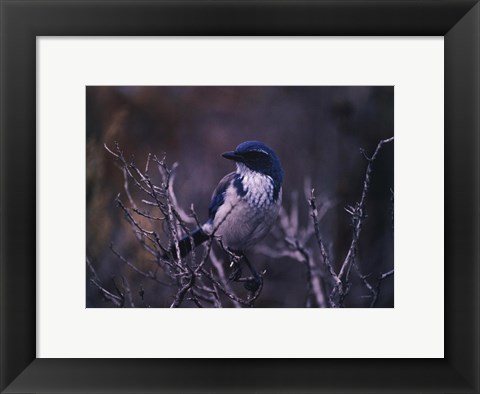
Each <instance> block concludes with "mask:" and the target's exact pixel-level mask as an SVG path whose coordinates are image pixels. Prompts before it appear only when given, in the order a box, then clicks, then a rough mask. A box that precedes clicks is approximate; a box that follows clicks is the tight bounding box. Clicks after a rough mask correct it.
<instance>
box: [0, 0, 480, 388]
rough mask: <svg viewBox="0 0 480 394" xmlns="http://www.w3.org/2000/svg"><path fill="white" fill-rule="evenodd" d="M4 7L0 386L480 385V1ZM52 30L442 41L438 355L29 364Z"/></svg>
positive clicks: (4, 0)
mask: <svg viewBox="0 0 480 394" xmlns="http://www.w3.org/2000/svg"><path fill="white" fill-rule="evenodd" d="M0 12H1V20H0V28H1V44H0V50H1V53H0V55H1V81H0V87H1V96H0V99H1V106H0V111H1V112H0V122H1V123H0V127H1V140H0V149H1V184H0V185H1V200H0V203H1V209H0V214H1V217H0V221H1V227H0V231H1V233H0V242H1V247H0V253H1V287H0V291H1V320H0V322H1V359H0V365H1V367H0V368H1V369H0V372H1V381H0V388H1V390H2V392H5V393H19V392H22V393H27V392H29V393H30V392H41V393H45V392H65V393H68V392H96V393H104V392H105V393H106V392H212V393H213V392H222V393H223V392H237V393H239V392H427V391H428V392H449V393H453V392H458V393H460V392H462V393H467V392H468V393H474V392H479V390H480V383H479V382H480V380H479V370H480V367H479V354H480V348H479V337H480V335H479V312H480V308H479V283H480V280H479V279H480V277H479V259H478V257H479V246H478V240H479V212H480V211H479V201H480V200H479V142H480V139H479V135H480V133H479V130H480V129H479V126H480V120H479V109H480V105H479V104H480V103H479V95H480V83H479V76H480V68H479V63H480V34H479V33H480V5H479V1H478V0H475V1H473V0H468V1H464V0H455V1H454V0H444V1H437V0H427V1H425V0H420V1H410V0H394V1H389V0H382V1H378V0H369V1H364V0H356V1H355V0H354V1H343V0H337V1H315V0H311V1H278V2H275V1H256V2H250V1H243V2H240V1H204V0H197V1H141V0H139V1H129V0H123V1H122V0H110V1H109V0H104V1H101V0H90V1H78V0H74V1H68V0H64V1H52V0H34V1H28V0H27V1H23V0H11V1H10V0H0ZM49 35H54V36H71V35H80V36H116V35H123V36H149V35H222V36H231V35H246V36H251V35H282V36H300V35H307V36H312V35H329V36H332V35H334V36H338V35H341V36H365V35H368V36H370V35H382V36H392V35H400V36H417V35H419V36H444V39H445V245H444V247H445V358H443V359H296V360H287V359H250V360H247V359H228V360H219V359H208V360H198V359H37V358H36V198H35V195H36V117H35V113H36V37H37V36H49ZM432 138H435V136H432ZM433 198H435V196H432V199H433ZM441 246H442V245H439V247H441ZM420 263H421V262H419V264H420ZM425 280H426V283H427V284H426V286H427V285H428V278H425ZM419 302H421V300H419ZM425 308H428V305H425ZM412 324H415V322H412ZM354 327H355V324H354V323H353V322H352V330H354ZM257 329H258V328H257ZM152 340H155V339H154V338H152ZM286 340H288V339H287V338H286ZM393 340H394V338H393ZM225 346H232V344H225Z"/></svg>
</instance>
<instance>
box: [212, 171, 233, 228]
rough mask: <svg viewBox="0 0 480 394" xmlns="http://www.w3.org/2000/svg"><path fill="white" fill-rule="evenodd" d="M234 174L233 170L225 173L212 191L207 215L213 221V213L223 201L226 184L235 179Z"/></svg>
mask: <svg viewBox="0 0 480 394" xmlns="http://www.w3.org/2000/svg"><path fill="white" fill-rule="evenodd" d="M235 175H236V174H235V172H231V173H230V174H227V175H225V176H224V177H223V178H222V180H221V181H220V182H219V183H218V186H217V188H216V189H215V191H214V192H213V195H212V201H211V202H210V206H209V207H208V217H209V218H210V220H212V221H213V219H214V218H215V214H216V213H217V211H218V208H220V207H221V206H222V204H223V202H224V201H225V193H226V191H227V188H228V186H229V185H230V184H231V183H232V181H233V180H234V179H235Z"/></svg>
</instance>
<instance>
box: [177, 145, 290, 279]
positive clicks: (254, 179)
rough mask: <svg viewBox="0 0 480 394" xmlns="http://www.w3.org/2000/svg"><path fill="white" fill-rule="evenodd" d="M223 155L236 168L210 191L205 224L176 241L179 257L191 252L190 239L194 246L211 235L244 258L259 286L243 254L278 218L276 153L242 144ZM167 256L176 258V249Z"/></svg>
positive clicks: (279, 191)
mask: <svg viewBox="0 0 480 394" xmlns="http://www.w3.org/2000/svg"><path fill="white" fill-rule="evenodd" d="M222 156H223V157H224V158H226V159H229V160H233V161H235V164H236V167H237V169H236V171H235V172H231V173H230V174H227V175H225V176H224V177H223V178H222V180H221V181H220V183H219V184H218V186H217V188H216V189H215V191H214V192H213V195H212V200H211V203H210V207H209V209H208V221H207V222H206V223H205V224H203V225H202V226H201V227H198V228H197V229H196V230H194V231H193V232H192V234H191V238H190V237H185V238H183V239H182V240H180V241H179V250H180V256H181V257H184V256H186V255H187V254H188V253H189V252H190V251H191V250H192V240H193V244H194V246H195V247H196V246H198V245H200V244H201V243H203V242H205V241H206V240H208V239H209V238H210V237H212V236H213V237H214V238H216V239H217V240H219V241H220V243H221V245H222V246H223V247H225V248H227V250H229V251H230V252H232V253H233V254H235V255H237V256H240V257H243V258H244V259H245V262H246V263H247V265H248V267H249V269H250V271H251V272H252V274H253V276H254V279H255V282H257V283H258V280H259V279H260V278H259V276H258V274H257V273H256V272H255V270H254V269H253V267H252V266H251V265H250V263H249V261H248V259H247V258H246V257H245V255H244V251H245V249H247V248H249V247H251V246H253V245H254V244H256V243H257V242H258V241H260V240H261V239H262V238H263V237H265V236H266V235H267V233H268V232H269V231H270V228H271V227H272V225H273V223H274V222H275V220H276V218H277V216H278V212H279V210H280V205H281V202H282V182H283V169H282V166H281V164H280V160H279V159H278V157H277V155H276V154H275V152H274V151H273V150H272V149H271V148H270V147H268V146H267V145H265V144H263V143H262V142H259V141H246V142H243V143H241V144H240V145H238V146H237V148H236V149H235V150H234V151H231V152H225V153H224V154H223V155H222ZM170 253H171V254H172V255H173V256H176V254H177V253H176V248H175V246H173V247H172V249H171V252H170ZM239 272H240V270H239V268H237V270H236V273H235V276H234V277H233V279H235V280H239V279H240V278H239V275H240V274H239ZM250 286H251V284H250ZM246 287H247V286H246ZM254 287H255V286H254Z"/></svg>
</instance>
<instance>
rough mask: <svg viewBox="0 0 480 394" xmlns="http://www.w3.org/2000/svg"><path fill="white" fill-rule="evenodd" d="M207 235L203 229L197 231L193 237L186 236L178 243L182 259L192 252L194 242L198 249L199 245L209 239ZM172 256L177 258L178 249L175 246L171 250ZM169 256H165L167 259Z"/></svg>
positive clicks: (199, 228) (193, 233)
mask: <svg viewBox="0 0 480 394" xmlns="http://www.w3.org/2000/svg"><path fill="white" fill-rule="evenodd" d="M208 238H209V237H208V235H207V233H205V232H204V231H203V230H202V228H201V227H198V228H197V229H195V230H194V231H193V232H192V234H191V237H189V236H185V237H184V238H182V239H181V240H180V241H178V248H179V249H180V257H181V258H183V257H185V256H186V255H187V254H189V253H190V252H191V251H192V240H193V247H195V248H196V247H197V246H198V245H200V244H202V243H204V242H205V241H206V240H207V239H208ZM170 256H172V257H174V258H175V257H177V248H176V246H175V245H172V247H171V248H170ZM166 257H168V256H164V258H166Z"/></svg>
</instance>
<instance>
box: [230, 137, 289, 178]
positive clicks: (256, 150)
mask: <svg viewBox="0 0 480 394" xmlns="http://www.w3.org/2000/svg"><path fill="white" fill-rule="evenodd" d="M222 156H223V157H225V158H226V159H229V160H234V161H236V162H237V163H243V164H244V165H245V166H247V167H248V168H249V169H250V170H252V171H255V172H259V173H261V174H265V175H268V176H270V177H271V178H272V179H273V181H274V182H275V184H276V185H278V186H280V185H281V184H282V182H283V169H282V165H281V164H280V160H279V159H278V157H277V155H276V154H275V152H274V151H273V149H272V148H270V147H269V146H267V145H265V144H264V143H262V142H259V141H245V142H242V143H241V144H240V145H238V146H237V147H236V149H235V150H234V151H231V152H225V153H224V154H223V155H222Z"/></svg>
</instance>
